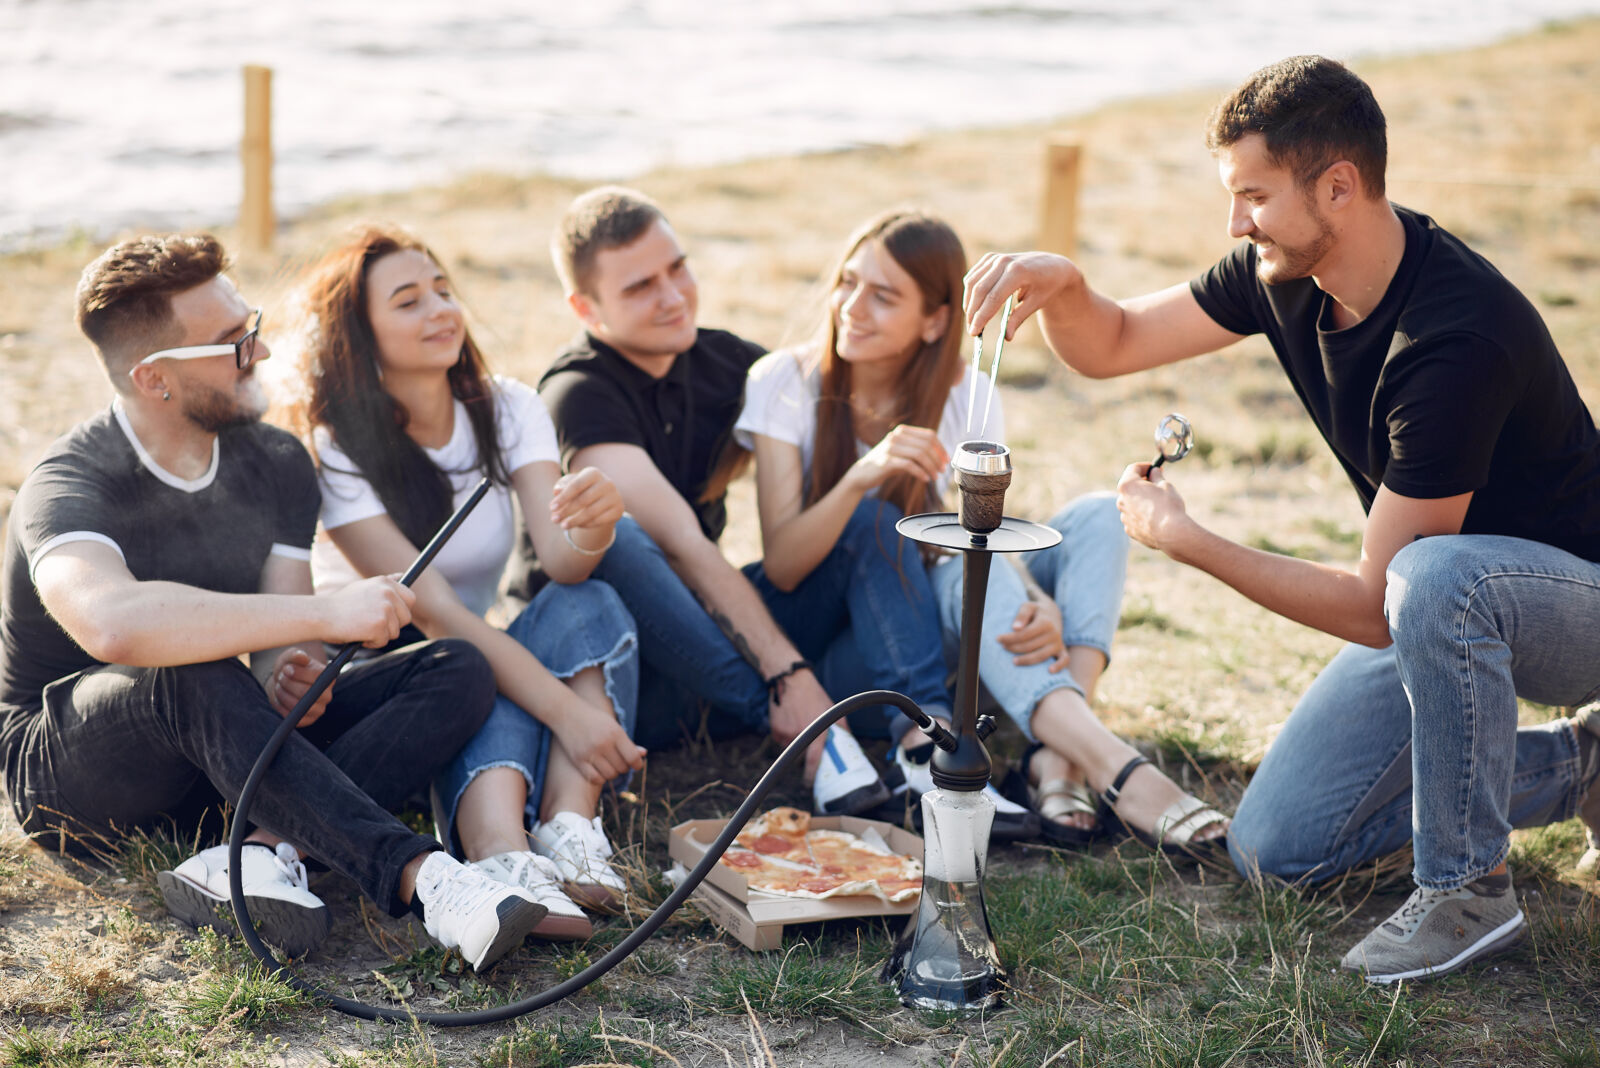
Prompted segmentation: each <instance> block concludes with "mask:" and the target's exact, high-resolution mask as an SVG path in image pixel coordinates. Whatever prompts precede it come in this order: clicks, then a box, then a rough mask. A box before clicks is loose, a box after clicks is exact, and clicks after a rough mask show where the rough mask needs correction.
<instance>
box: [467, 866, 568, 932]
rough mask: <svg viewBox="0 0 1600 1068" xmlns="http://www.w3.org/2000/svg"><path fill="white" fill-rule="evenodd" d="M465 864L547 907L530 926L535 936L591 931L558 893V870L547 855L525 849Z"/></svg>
mask: <svg viewBox="0 0 1600 1068" xmlns="http://www.w3.org/2000/svg"><path fill="white" fill-rule="evenodd" d="M467 867H469V868H476V869H478V870H479V871H481V872H483V874H485V875H487V876H488V877H489V878H491V879H493V880H495V881H496V882H499V883H505V884H506V885H507V886H519V887H521V888H522V889H524V890H526V891H527V892H528V893H530V894H532V895H533V899H534V900H535V901H537V902H538V903H539V904H541V905H543V906H544V907H545V908H546V909H548V910H549V911H547V912H546V913H545V915H544V919H542V920H540V921H539V926H537V927H535V928H534V929H533V936H534V937H535V938H546V939H552V940H554V939H572V938H588V937H589V936H590V935H592V934H594V924H592V923H590V922H589V917H587V916H585V915H584V914H583V910H582V909H580V908H579V907H578V906H577V904H576V903H574V902H573V900H572V899H571V898H570V897H568V896H567V895H566V894H563V893H562V892H561V869H559V868H557V867H556V863H555V861H553V860H551V859H549V858H548V857H541V856H540V855H539V854H537V853H529V852H526V851H523V852H521V853H496V854H495V855H494V856H492V857H484V858H483V859H482V860H475V861H473V862H472V863H470V864H468V865H467Z"/></svg>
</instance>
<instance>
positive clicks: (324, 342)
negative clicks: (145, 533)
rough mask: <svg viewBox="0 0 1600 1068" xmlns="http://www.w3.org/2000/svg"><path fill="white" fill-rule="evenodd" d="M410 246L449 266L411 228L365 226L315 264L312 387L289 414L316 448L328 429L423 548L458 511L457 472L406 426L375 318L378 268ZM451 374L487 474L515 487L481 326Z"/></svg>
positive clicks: (306, 300)
mask: <svg viewBox="0 0 1600 1068" xmlns="http://www.w3.org/2000/svg"><path fill="white" fill-rule="evenodd" d="M405 251H413V252H420V253H422V254H423V255H425V256H427V257H428V258H429V259H431V260H433V262H434V263H436V264H441V261H440V259H439V257H438V256H435V255H434V254H433V251H432V250H431V249H429V248H428V246H427V245H424V244H423V243H422V242H421V241H420V240H419V239H417V238H416V237H415V236H413V235H412V234H410V233H407V232H406V231H404V230H401V229H399V228H384V227H379V226H372V225H359V226H357V227H356V228H355V229H353V230H351V231H350V232H349V233H348V234H347V236H346V237H345V239H344V240H343V241H341V242H340V243H339V244H338V245H337V246H336V247H335V248H333V249H332V250H331V251H329V252H328V254H327V255H325V256H323V257H322V259H321V260H320V261H318V263H317V264H316V265H314V266H313V267H312V268H311V270H310V272H309V275H308V278H307V280H306V281H305V283H304V284H303V286H302V289H301V294H300V304H301V308H300V314H301V316H302V317H303V318H304V320H305V323H304V324H303V329H302V331H300V332H301V333H302V335H303V336H304V337H305V338H306V342H305V351H304V352H303V353H302V354H301V357H300V364H301V367H300V370H301V373H302V376H303V378H304V380H305V386H306V388H305V390H304V391H303V396H302V397H301V398H300V399H299V400H298V401H297V402H296V403H295V404H294V405H292V406H291V407H290V408H289V410H288V412H287V413H286V415H287V421H288V422H289V424H290V425H291V427H292V428H293V429H294V430H295V431H296V432H297V433H299V434H300V436H301V437H302V438H303V439H304V440H305V442H306V447H307V448H309V449H311V450H312V453H313V454H315V452H316V447H315V444H314V441H313V431H315V430H316V428H317V427H325V428H327V430H328V432H329V433H331V434H332V435H333V440H334V441H335V442H337V443H338V445H339V448H340V449H341V450H343V452H344V454H345V455H346V456H348V457H349V458H350V462H351V463H352V464H354V465H355V467H356V471H355V472H354V473H356V474H359V475H360V476H361V477H362V478H365V479H366V480H367V482H368V483H370V484H371V486H372V488H373V490H374V491H375V492H376V493H377V494H378V499H379V500H380V501H382V502H383V506H384V508H385V509H386V510H387V511H388V513H389V516H390V517H391V518H392V519H393V520H394V521H395V525H397V526H398V527H399V528H400V530H401V531H402V532H403V533H404V534H405V536H406V537H407V538H409V539H410V540H411V542H412V543H413V544H415V545H417V546H422V545H425V544H427V542H428V539H429V538H431V537H432V536H433V534H434V531H436V530H437V529H438V528H439V527H440V526H442V525H443V523H444V521H445V520H446V519H448V518H449V517H450V512H451V509H452V506H453V498H454V493H453V489H452V487H451V484H450V477H449V476H450V475H451V474H452V473H454V472H447V471H444V470H441V469H440V468H439V466H438V465H437V464H435V463H434V462H433V460H432V459H431V458H430V457H429V456H428V454H427V452H425V451H424V450H423V448H422V446H421V445H419V444H417V443H416V442H415V441H413V440H412V438H411V436H410V435H409V434H407V433H406V426H407V424H408V423H409V421H410V418H411V415H410V413H409V412H408V411H406V408H405V405H403V404H401V403H400V402H399V401H397V400H396V399H395V398H394V397H392V396H390V395H389V393H387V392H386V391H385V390H384V388H383V379H382V376H381V374H380V371H379V364H378V341H377V337H376V336H375V335H374V333H373V330H372V323H371V321H370V320H369V319H368V316H367V280H368V276H369V275H370V273H371V269H372V266H373V265H374V264H376V263H377V262H378V261H379V260H381V259H383V258H384V257H385V256H388V255H390V254H391V253H395V252H405ZM440 270H443V266H442V264H441V266H440ZM447 377H448V379H449V382H450V392H451V394H452V395H453V396H454V397H455V398H456V399H457V400H459V401H461V403H462V404H463V405H464V406H465V408H466V410H467V418H468V420H469V421H470V422H471V424H472V433H473V437H474V438H475V440H476V441H477V445H478V460H479V464H480V465H481V470H482V472H483V474H485V475H486V476H488V477H489V479H490V480H491V481H492V482H494V483H496V484H499V485H509V484H510V482H511V476H510V474H509V472H507V470H506V462H505V457H504V455H503V454H502V452H501V449H500V443H499V437H498V432H497V428H496V425H495V410H494V409H495V405H494V396H493V393H492V391H491V389H490V380H489V371H488V368H487V366H486V365H485V363H484V359H483V354H482V353H481V352H480V351H479V350H478V346H477V343H476V342H474V341H473V340H472V333H471V331H468V332H467V333H466V335H465V337H463V339H462V342H461V355H460V357H459V358H458V359H457V360H456V362H455V364H454V365H453V366H452V367H451V368H450V370H449V371H448V372H447ZM318 462H319V463H320V462H321V459H320V457H319V458H318Z"/></svg>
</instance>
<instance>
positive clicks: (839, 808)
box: [816, 780, 890, 816]
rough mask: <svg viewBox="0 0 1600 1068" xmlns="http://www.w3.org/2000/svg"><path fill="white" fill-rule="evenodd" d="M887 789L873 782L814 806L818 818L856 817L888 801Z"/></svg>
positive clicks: (876, 781) (880, 783)
mask: <svg viewBox="0 0 1600 1068" xmlns="http://www.w3.org/2000/svg"><path fill="white" fill-rule="evenodd" d="M889 797H890V794H889V788H888V787H887V786H885V785H883V783H882V782H881V781H878V780H874V781H873V782H871V783H870V784H868V785H866V786H858V787H856V788H855V789H854V790H851V791H850V792H849V793H847V794H841V795H840V796H838V797H836V798H834V799H833V800H832V801H829V802H827V803H826V804H822V805H817V806H816V814H817V815H819V816H858V815H860V814H861V813H863V812H866V811H867V810H868V809H873V808H877V807H878V806H879V805H881V804H883V803H884V802H885V801H887V800H889Z"/></svg>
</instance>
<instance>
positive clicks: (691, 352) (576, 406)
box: [539, 330, 766, 541]
mask: <svg viewBox="0 0 1600 1068" xmlns="http://www.w3.org/2000/svg"><path fill="white" fill-rule="evenodd" d="M765 354H766V350H765V349H763V348H761V347H760V346H759V345H755V344H752V343H751V342H749V341H746V340H744V339H743V338H741V337H739V336H737V335H735V334H730V333H728V332H727V331H725V330H701V331H699V333H698V334H697V336H696V338H695V343H694V345H693V346H691V347H690V348H689V349H688V350H686V351H684V352H682V353H679V354H678V358H677V359H675V360H674V361H673V362H672V368H671V370H669V371H668V372H667V373H666V374H665V375H663V376H662V377H660V378H654V377H652V376H651V375H649V374H647V373H645V372H644V371H642V370H640V369H639V368H638V367H635V366H634V365H633V364H631V363H629V362H628V361H627V360H626V359H624V358H623V356H622V355H621V354H620V353H619V352H617V350H616V349H613V348H612V347H611V346H609V345H607V344H605V343H604V342H603V341H599V340H597V339H596V338H595V337H594V336H593V335H591V334H588V333H584V334H582V335H580V336H579V337H578V338H576V339H575V340H574V341H573V343H572V345H571V346H570V347H569V348H568V349H567V350H566V351H565V352H563V353H562V354H561V355H560V356H558V357H556V360H555V363H553V364H552V365H551V367H550V369H549V370H548V371H546V372H545V373H544V376H543V377H542V378H540V379H539V395H540V396H541V397H542V398H543V399H544V402H545V406H546V407H547V408H549V409H550V417H551V419H553V420H554V421H555V425H556V437H557V440H558V441H559V442H560V445H561V462H562V465H563V466H566V465H568V464H570V463H571V461H572V456H573V454H574V453H576V452H577V451H579V450H580V449H585V448H588V447H589V446H590V445H604V444H613V443H614V444H622V445H637V446H639V447H640V448H641V449H643V450H644V451H645V452H647V453H648V454H649V455H650V458H651V459H652V460H654V461H655V465H656V467H657V468H659V469H660V471H661V473H662V475H664V476H665V477H666V479H667V481H668V482H670V483H672V486H673V488H674V489H676V490H677V491H678V493H679V494H681V495H682V496H683V498H684V500H686V501H688V502H689V503H690V505H691V506H693V508H694V509H695V513H696V514H697V515H698V516H699V519H700V529H702V530H703V531H705V535H706V537H708V538H710V539H711V540H712V541H715V540H717V539H718V538H720V537H721V536H722V530H723V527H724V526H726V525H727V508H726V506H725V504H724V501H723V498H722V497H720V496H719V497H717V498H716V499H715V500H709V501H702V500H700V497H701V495H702V494H703V493H704V492H705V489H706V484H707V482H708V481H709V480H710V478H711V474H712V472H713V471H715V470H716V467H717V462H718V460H720V459H721V457H722V454H723V452H724V450H725V449H726V448H727V447H728V444H729V441H730V440H731V439H732V436H733V424H734V422H735V421H736V420H737V419H738V418H739V410H740V408H742V407H743V404H744V380H745V375H746V374H747V373H748V372H749V370H750V365H751V364H753V363H755V362H756V360H758V359H760V358H761V357H762V356H764V355H765Z"/></svg>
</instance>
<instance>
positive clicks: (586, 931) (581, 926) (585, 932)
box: [532, 912, 594, 942]
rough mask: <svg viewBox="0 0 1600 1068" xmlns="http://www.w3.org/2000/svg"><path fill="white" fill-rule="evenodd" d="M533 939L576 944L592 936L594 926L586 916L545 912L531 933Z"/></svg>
mask: <svg viewBox="0 0 1600 1068" xmlns="http://www.w3.org/2000/svg"><path fill="white" fill-rule="evenodd" d="M532 934H533V937H535V938H542V939H544V940H545V941H546V942H576V941H579V940H581V939H585V938H588V937H589V936H590V935H592V934H594V924H593V923H591V922H590V921H589V917H587V916H564V915H562V914H561V913H559V912H547V913H545V916H544V919H542V920H540V921H539V924H538V926H536V927H535V928H534V929H533V931H532Z"/></svg>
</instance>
